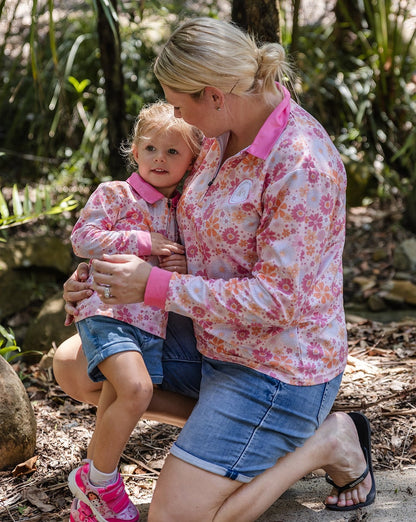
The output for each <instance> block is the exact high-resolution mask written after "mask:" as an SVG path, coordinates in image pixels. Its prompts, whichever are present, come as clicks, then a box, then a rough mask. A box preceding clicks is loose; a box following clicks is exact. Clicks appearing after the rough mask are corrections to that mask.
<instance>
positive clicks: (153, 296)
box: [144, 266, 172, 310]
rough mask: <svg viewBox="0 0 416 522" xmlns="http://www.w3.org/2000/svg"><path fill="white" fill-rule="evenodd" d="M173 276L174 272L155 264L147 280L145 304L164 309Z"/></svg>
mask: <svg viewBox="0 0 416 522" xmlns="http://www.w3.org/2000/svg"><path fill="white" fill-rule="evenodd" d="M171 277H172V272H168V271H167V270H162V269H161V268H158V267H157V266H154V267H153V268H152V270H151V272H150V275H149V279H148V280H147V285H146V290H145V292H144V304H147V305H149V306H155V307H156V308H160V309H161V310H164V309H165V301H166V296H167V293H168V290H169V282H170V279H171Z"/></svg>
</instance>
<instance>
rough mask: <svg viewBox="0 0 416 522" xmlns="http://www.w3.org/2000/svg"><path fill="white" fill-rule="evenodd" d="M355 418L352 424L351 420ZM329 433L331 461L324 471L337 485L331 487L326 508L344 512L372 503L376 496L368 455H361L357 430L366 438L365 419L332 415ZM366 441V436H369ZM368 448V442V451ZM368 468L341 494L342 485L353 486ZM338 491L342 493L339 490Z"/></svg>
mask: <svg viewBox="0 0 416 522" xmlns="http://www.w3.org/2000/svg"><path fill="white" fill-rule="evenodd" d="M354 415H356V417H355V419H356V420H355V421H354ZM327 422H328V425H327V428H328V430H330V431H331V435H332V436H331V439H330V441H331V445H330V447H331V452H330V454H331V455H332V459H331V460H332V462H331V463H330V464H329V465H327V466H325V467H324V469H325V471H326V472H327V474H328V475H329V476H330V477H331V479H332V482H333V483H334V484H336V485H337V486H339V489H338V488H336V487H334V488H333V490H332V491H331V494H330V495H329V496H328V497H327V498H326V501H325V505H326V506H327V507H328V508H329V509H340V510H343V508H344V509H345V510H348V509H355V506H356V507H357V508H358V507H362V506H361V504H366V503H367V505H368V504H371V503H372V502H373V500H374V497H375V485H374V477H373V473H372V470H371V454H370V455H367V457H366V456H365V455H364V453H363V449H362V444H363V441H362V440H361V442H360V437H359V434H358V431H357V428H359V429H360V432H361V431H362V433H361V435H362V437H364V438H365V437H366V433H365V429H366V427H367V426H366V425H363V423H367V420H366V419H365V417H364V416H362V415H361V416H360V414H352V416H350V415H347V414H345V413H334V414H332V415H330V416H329V417H328V419H327ZM368 438H369V433H368ZM367 453H371V447H370V444H369V441H368V452H367ZM367 465H369V472H368V473H367V475H366V476H365V478H364V479H363V480H362V481H361V482H359V483H358V484H356V485H355V486H354V487H352V488H351V489H347V490H345V491H342V486H344V485H346V484H350V483H353V482H354V481H356V479H357V478H358V477H360V476H361V475H362V474H363V472H365V470H366V468H367ZM340 490H341V491H340Z"/></svg>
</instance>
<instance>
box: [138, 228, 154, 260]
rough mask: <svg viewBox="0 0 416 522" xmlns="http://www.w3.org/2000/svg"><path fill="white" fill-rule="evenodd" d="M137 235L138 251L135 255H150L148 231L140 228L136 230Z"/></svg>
mask: <svg viewBox="0 0 416 522" xmlns="http://www.w3.org/2000/svg"><path fill="white" fill-rule="evenodd" d="M137 235H138V243H139V244H138V247H139V251H138V252H137V255H139V256H150V255H152V236H151V235H150V232H148V231H147V230H142V231H138V232H137Z"/></svg>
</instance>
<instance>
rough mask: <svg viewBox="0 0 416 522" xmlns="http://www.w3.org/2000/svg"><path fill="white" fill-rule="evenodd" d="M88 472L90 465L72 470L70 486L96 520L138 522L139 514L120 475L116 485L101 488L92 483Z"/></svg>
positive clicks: (69, 480) (69, 478) (99, 521)
mask: <svg viewBox="0 0 416 522" xmlns="http://www.w3.org/2000/svg"><path fill="white" fill-rule="evenodd" d="M88 471H89V464H88V463H86V464H84V465H83V466H80V467H79V468H76V469H74V470H72V471H71V473H70V474H69V477H68V484H69V488H70V490H71V491H72V493H73V494H74V495H75V496H76V497H77V498H78V499H79V500H81V501H82V502H83V503H85V504H87V505H88V506H89V507H90V508H91V510H92V512H93V514H94V516H95V518H96V520H97V521H98V522H119V521H124V522H125V521H127V522H137V521H138V520H139V512H138V511H137V509H136V507H135V506H134V504H133V502H132V501H131V500H130V499H129V497H128V495H127V493H126V490H125V488H124V483H123V479H122V478H121V477H120V475H118V478H117V481H116V482H115V483H114V484H111V485H110V486H106V487H105V488H99V487H96V486H93V485H92V484H91V483H90V481H89V479H88Z"/></svg>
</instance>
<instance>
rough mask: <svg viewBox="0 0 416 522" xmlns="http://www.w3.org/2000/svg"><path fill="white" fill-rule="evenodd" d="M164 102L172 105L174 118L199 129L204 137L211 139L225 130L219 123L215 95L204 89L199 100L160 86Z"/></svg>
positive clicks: (219, 113)
mask: <svg viewBox="0 0 416 522" xmlns="http://www.w3.org/2000/svg"><path fill="white" fill-rule="evenodd" d="M162 88H163V91H164V93H165V97H166V101H167V102H168V103H170V104H171V105H173V108H174V111H175V116H176V118H183V119H184V120H185V121H186V123H189V124H190V125H194V126H195V127H197V128H198V129H200V130H201V131H202V132H203V133H204V135H205V136H207V137H208V138H213V137H216V136H219V135H221V134H222V133H224V132H225V131H226V130H228V129H227V128H225V126H224V122H222V121H221V117H220V116H221V112H219V111H218V110H217V109H216V107H217V106H218V102H216V100H215V95H213V94H212V92H211V91H210V90H209V89H212V88H209V87H208V88H206V89H205V90H204V92H203V94H202V96H201V97H200V98H195V97H193V96H191V95H190V94H185V93H182V92H177V91H174V90H172V89H171V88H169V87H168V86H166V85H163V84H162Z"/></svg>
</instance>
